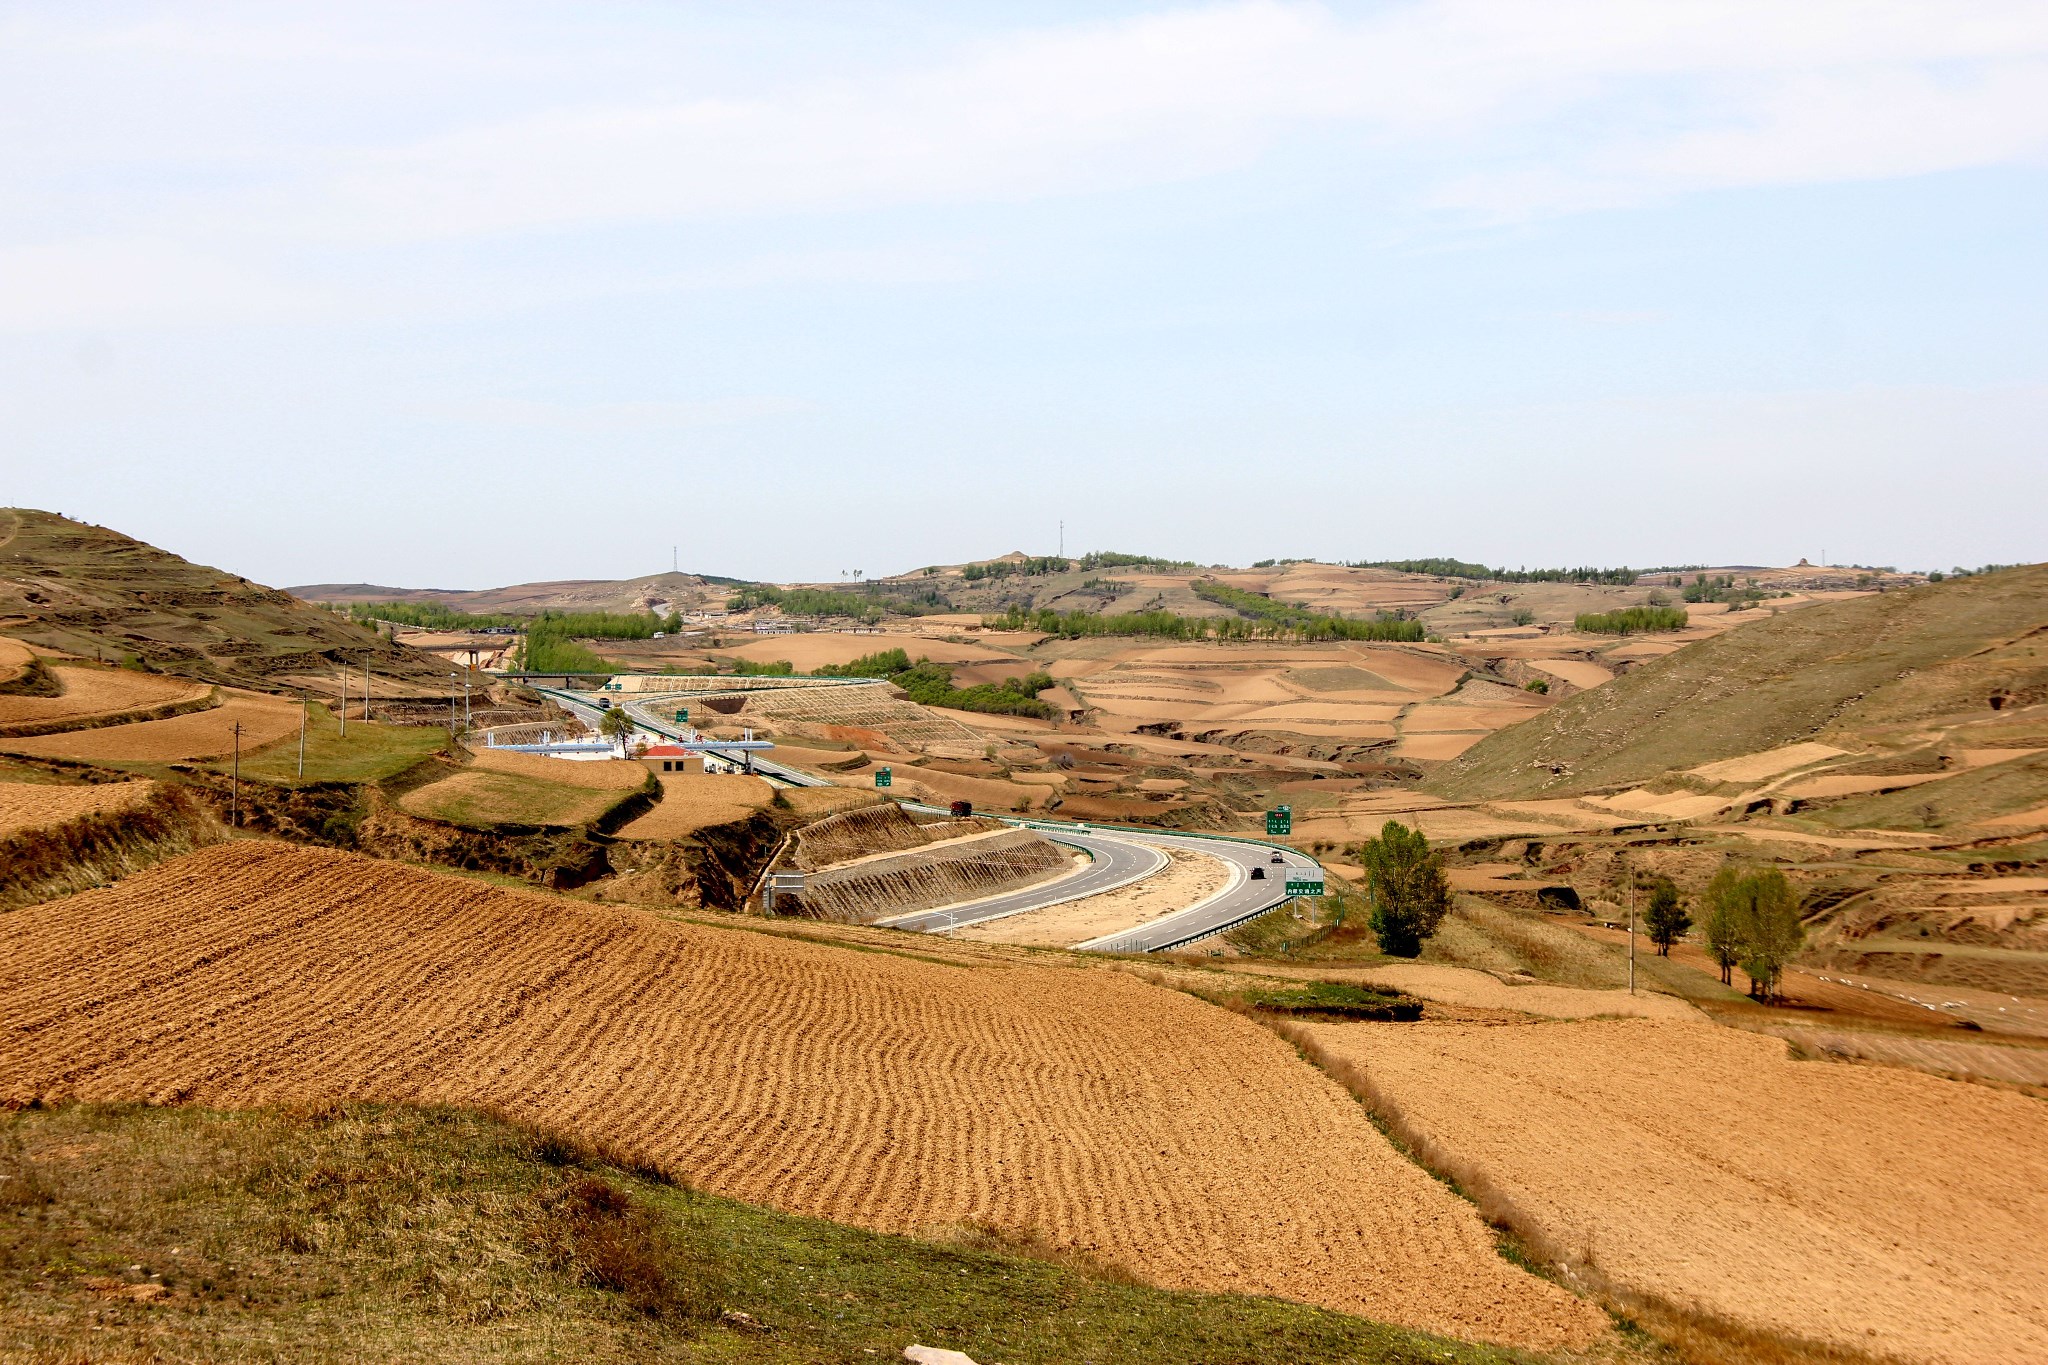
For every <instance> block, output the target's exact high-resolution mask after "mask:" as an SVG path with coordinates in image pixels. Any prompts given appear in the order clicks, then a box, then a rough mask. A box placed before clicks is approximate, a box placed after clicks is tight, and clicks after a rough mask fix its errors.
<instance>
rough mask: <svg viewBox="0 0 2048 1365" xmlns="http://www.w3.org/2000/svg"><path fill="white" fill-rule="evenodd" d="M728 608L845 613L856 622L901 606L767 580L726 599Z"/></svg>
mask: <svg viewBox="0 0 2048 1365" xmlns="http://www.w3.org/2000/svg"><path fill="white" fill-rule="evenodd" d="M725 606H726V610H728V611H752V610H753V609H754V608H756V607H779V608H781V609H782V613H783V615H785V616H848V617H852V618H853V619H854V620H856V621H868V622H874V621H879V620H881V619H882V617H883V616H885V615H887V614H888V613H889V612H890V611H892V610H895V611H898V612H901V611H903V610H904V608H902V607H899V606H898V605H897V604H896V603H894V602H892V601H890V600H888V599H886V598H882V597H877V596H873V595H864V594H861V593H853V592H839V591H837V590H836V589H832V588H778V587H775V586H774V585H772V584H768V583H750V584H748V585H747V586H746V587H744V588H741V589H740V590H739V591H738V592H736V593H734V594H733V595H732V596H731V597H730V598H728V599H727V600H726V604H725Z"/></svg>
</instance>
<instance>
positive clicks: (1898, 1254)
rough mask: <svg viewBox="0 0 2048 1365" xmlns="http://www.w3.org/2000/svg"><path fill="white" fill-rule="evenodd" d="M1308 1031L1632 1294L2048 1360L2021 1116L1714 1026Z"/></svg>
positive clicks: (1776, 1326)
mask: <svg viewBox="0 0 2048 1365" xmlns="http://www.w3.org/2000/svg"><path fill="white" fill-rule="evenodd" d="M1308 1033H1309V1036H1310V1037H1311V1038H1312V1039H1313V1040H1314V1041H1315V1042H1316V1043H1318V1044H1320V1045H1321V1046H1322V1047H1324V1048H1326V1049H1328V1050H1329V1051H1330V1052H1331V1053H1333V1054H1335V1055H1336V1056H1337V1057H1340V1058H1342V1059H1344V1060H1345V1061H1348V1062H1350V1063H1352V1064H1353V1065H1355V1066H1359V1067H1361V1068H1362V1069H1363V1070H1364V1072H1365V1073H1366V1076H1367V1078H1368V1081H1369V1083H1370V1085H1371V1086H1372V1087H1373V1088H1374V1090H1375V1091H1376V1092H1377V1093H1379V1094H1380V1095H1382V1096H1384V1097H1385V1098H1386V1099H1388V1100H1390V1101H1391V1103H1392V1105H1393V1106H1394V1107H1395V1108H1396V1109H1398V1110H1399V1111H1400V1113H1401V1114H1402V1115H1404V1116H1405V1124H1404V1126H1405V1127H1406V1128H1407V1129H1408V1130H1409V1131H1410V1132H1411V1134H1413V1133H1419V1134H1420V1135H1422V1136H1423V1137H1424V1138H1426V1139H1427V1140H1428V1141H1429V1142H1430V1143H1431V1144H1432V1145H1433V1146H1435V1147H1436V1148H1437V1149H1438V1151H1439V1152H1440V1153H1441V1154H1443V1158H1444V1162H1445V1164H1447V1165H1449V1166H1450V1168H1451V1170H1452V1173H1454V1174H1456V1175H1457V1176H1458V1177H1459V1178H1460V1179H1461V1180H1463V1181H1465V1182H1466V1183H1467V1185H1468V1187H1483V1185H1487V1184H1490V1185H1491V1186H1493V1187H1494V1188H1495V1189H1497V1190H1499V1191H1500V1192H1502V1193H1503V1194H1505V1195H1506V1196H1507V1198H1508V1199H1509V1200H1511V1201H1512V1202H1513V1203H1514V1205H1516V1206H1517V1207H1518V1208H1519V1209H1520V1210H1521V1212H1522V1214H1523V1215H1524V1216H1525V1218H1526V1219H1527V1220H1528V1221H1531V1222H1533V1223H1534V1224H1535V1226H1536V1229H1537V1231H1538V1232H1539V1234H1540V1237H1541V1239H1542V1240H1543V1241H1545V1242H1547V1243H1549V1244H1550V1245H1551V1246H1552V1247H1553V1248H1554V1249H1556V1250H1557V1251H1558V1252H1561V1253H1562V1254H1564V1255H1566V1256H1571V1257H1577V1256H1581V1255H1583V1256H1586V1257H1587V1258H1588V1259H1590V1261H1591V1263H1592V1265H1593V1267H1594V1268H1595V1269H1596V1271H1597V1272H1598V1273H1600V1274H1601V1275H1603V1276H1605V1277H1606V1278H1608V1279H1609V1280H1612V1281H1616V1282H1619V1283H1620V1284H1621V1285H1623V1286H1625V1287H1627V1288H1630V1289H1634V1290H1637V1291H1640V1292H1646V1293H1650V1294H1654V1295H1656V1296H1658V1297H1661V1298H1663V1299H1666V1300H1668V1301H1671V1302H1674V1303H1678V1304H1682V1305H1683V1304H1697V1305H1699V1306H1700V1307H1703V1308H1705V1309H1706V1310H1708V1311H1709V1312H1711V1313H1714V1314H1717V1315H1720V1316H1722V1317H1726V1318H1731V1319H1734V1320H1736V1321H1738V1322H1743V1323H1748V1324H1751V1325H1753V1326H1758V1327H1762V1328H1764V1329H1767V1330H1770V1331H1775V1332H1781V1333H1788V1334H1792V1335H1795V1336H1798V1337H1803V1338H1806V1339H1809V1340H1820V1341H1827V1342H1832V1343H1835V1344H1837V1345H1844V1346H1850V1347H1854V1348H1857V1349H1860V1350H1865V1351H1877V1352H1881V1353H1888V1354H1897V1355H1900V1356H1904V1357H1906V1358H1909V1359H1913V1360H1923V1361H1940V1362H1945V1363H1946V1362H1955V1363H1956V1365H1962V1363H1963V1362H1971V1363H1972V1365H1981V1363H1982V1362H1988V1361H2023V1360H2029V1361H2031V1360H2048V1320H2044V1318H2043V1316H2042V1313H2041V1305H2043V1304H2044V1303H2048V1241H2044V1239H2043V1237H2042V1229H2043V1228H2048V1106H2044V1105H2043V1104H2042V1103H2041V1102H2040V1101H2038V1100H2034V1099H2028V1098H2025V1097H2023V1096H2019V1095H2014V1094H2010V1093H2006V1092H2002V1091H1994V1090H1990V1089H1987V1088H1985V1087H1982V1086H1974V1085H1968V1084H1962V1083H1958V1082H1953V1081H1942V1080H1936V1079H1933V1078H1932V1077H1928V1076H1921V1075H1916V1074H1913V1073H1910V1072H1904V1071H1894V1070H1890V1069H1886V1068H1876V1067H1862V1066H1847V1065H1842V1064H1840V1063H1833V1062H1794V1061H1791V1060H1788V1058H1787V1055H1786V1050H1785V1046H1784V1044H1783V1043H1781V1042H1780V1041H1778V1040H1777V1039H1775V1038H1764V1037H1759V1036H1757V1035H1755V1034H1750V1033H1741V1032H1737V1031H1735V1030H1732V1029H1725V1028H1717V1027H1715V1026H1713V1025H1708V1024H1687V1023H1672V1022H1664V1021H1650V1020H1625V1021H1613V1022H1607V1021H1600V1022H1583V1023H1557V1024H1534V1025H1526V1026H1519V1027H1517V1026H1507V1027H1487V1026H1473V1025H1422V1026H1417V1025H1405V1024H1344V1025H1317V1026H1313V1027H1311V1028H1310V1029H1309V1030H1308ZM1475 1173H1476V1175H1477V1179H1475V1178H1474V1176H1475Z"/></svg>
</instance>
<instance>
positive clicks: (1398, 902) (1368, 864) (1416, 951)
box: [1354, 820, 1451, 957]
mask: <svg viewBox="0 0 2048 1365" xmlns="http://www.w3.org/2000/svg"><path fill="white" fill-rule="evenodd" d="M1354 853H1355V854H1356V856H1357V859H1358V864H1359V866H1361V867H1363V868H1364V869H1365V876H1366V888H1367V890H1368V891H1370V893H1371V895H1372V919H1371V925H1372V932H1373V936H1374V937H1376V938H1377V939H1379V942H1380V951H1381V952H1383V953H1385V954H1386V955H1387V956H1389V957H1416V956H1418V955H1420V954H1421V952H1422V941H1423V940H1424V939H1426V938H1429V937H1430V936H1432V935H1433V934H1435V933H1436V931H1437V926H1438V925H1440V924H1442V923H1443V919H1444V916H1445V915H1446V914H1448V913H1449V912H1450V908H1451V885H1450V879H1449V878H1447V877H1446V876H1445V875H1444V865H1443V857H1442V855H1441V854H1438V853H1436V852H1434V851H1433V850H1432V849H1431V848H1430V846H1429V840H1428V839H1426V838H1424V837H1423V834H1422V831H1420V830H1415V829H1410V828H1408V826H1406V825H1404V824H1402V823H1401V822H1400V821H1399V820H1389V821H1387V823H1386V824H1384V825H1382V826H1380V833H1379V837H1378V838H1377V839H1368V840H1367V841H1366V842H1365V843H1363V844H1360V845H1359V846H1358V847H1357V848H1356V849H1355V850H1354Z"/></svg>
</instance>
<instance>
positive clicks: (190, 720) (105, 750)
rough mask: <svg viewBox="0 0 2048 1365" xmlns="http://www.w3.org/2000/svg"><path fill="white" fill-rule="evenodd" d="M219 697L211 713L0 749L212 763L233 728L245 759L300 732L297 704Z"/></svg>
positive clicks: (110, 759) (254, 696)
mask: <svg viewBox="0 0 2048 1365" xmlns="http://www.w3.org/2000/svg"><path fill="white" fill-rule="evenodd" d="M221 695H222V698H223V700H222V702H221V704H220V705H219V706H216V707H213V708H212V709H211V710H206V711H195V712H193V713H192V714H190V715H185V716H173V717H171V718H170V719H168V720H145V721H137V722H135V723H133V724H130V725H108V726H103V727H101V728H99V729H96V730H77V731H67V732H65V733H62V734H55V735H39V736H37V737H35V738H33V739H8V740H0V748H5V749H6V750H7V751H8V752H9V753H17V754H30V755H33V756H35V757H37V758H68V759H76V760H79V761H83V762H87V763H124V762H129V763H168V762H175V761H177V760H178V759H185V758H217V757H219V756H220V755H222V754H225V753H228V752H229V751H231V750H232V749H233V748H234V747H235V735H234V726H235V725H236V723H237V722H239V723H240V724H241V726H242V740H241V742H242V751H243V752H244V753H247V752H248V751H249V750H251V749H255V748H259V747H261V746H262V745H265V744H269V743H271V742H273V741H275V740H280V739H283V738H284V737H285V736H286V735H289V734H292V733H294V732H296V731H297V730H298V728H299V704H298V702H296V701H288V700H285V699H284V698H281V697H266V696H263V695H261V694H259V693H254V692H228V691H227V690H226V689H223V690H222V693H221Z"/></svg>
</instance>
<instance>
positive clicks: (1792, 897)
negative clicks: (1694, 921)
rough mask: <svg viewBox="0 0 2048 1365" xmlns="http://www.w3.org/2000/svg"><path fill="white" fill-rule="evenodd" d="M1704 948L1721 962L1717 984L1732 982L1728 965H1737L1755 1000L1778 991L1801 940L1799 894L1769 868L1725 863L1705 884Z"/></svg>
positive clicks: (1766, 997)
mask: <svg viewBox="0 0 2048 1365" xmlns="http://www.w3.org/2000/svg"><path fill="white" fill-rule="evenodd" d="M1705 901H1706V905H1707V922H1706V926H1705V927H1706V934H1707V950H1708V951H1709V952H1711V953H1712V954H1713V955H1714V960H1715V961H1716V962H1718V963H1720V964H1721V983H1722V984H1723V985H1731V984H1733V982H1732V979H1731V976H1730V970H1729V969H1730V968H1732V967H1735V966H1738V965H1739V966H1740V967H1741V968H1742V973H1743V975H1744V976H1747V977H1748V978H1749V993H1750V994H1751V995H1753V996H1755V997H1757V998H1758V999H1760V1000H1769V999H1771V998H1772V997H1773V996H1774V995H1776V994H1777V990H1778V982H1779V980H1780V979H1781V978H1782V977H1783V976H1784V973H1785V966H1786V964H1787V963H1789V962H1791V960H1792V959H1793V958H1794V957H1796V956H1797V955H1798V953H1799V950H1800V949H1801V948H1802V947H1804V946H1805V944H1806V929H1805V926H1803V925H1802V924H1800V922H1799V893H1798V892H1796V891H1794V890H1793V889H1792V883H1791V882H1789V881H1787V880H1786V879H1785V874H1784V873H1782V872H1780V871H1778V869H1776V868H1774V867H1766V868H1757V869H1749V870H1744V869H1741V868H1736V867H1733V866H1730V867H1724V868H1722V869H1721V870H1720V871H1719V872H1716V873H1715V874H1714V880H1713V881H1711V882H1709V883H1707V891H1706V896H1705Z"/></svg>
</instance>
